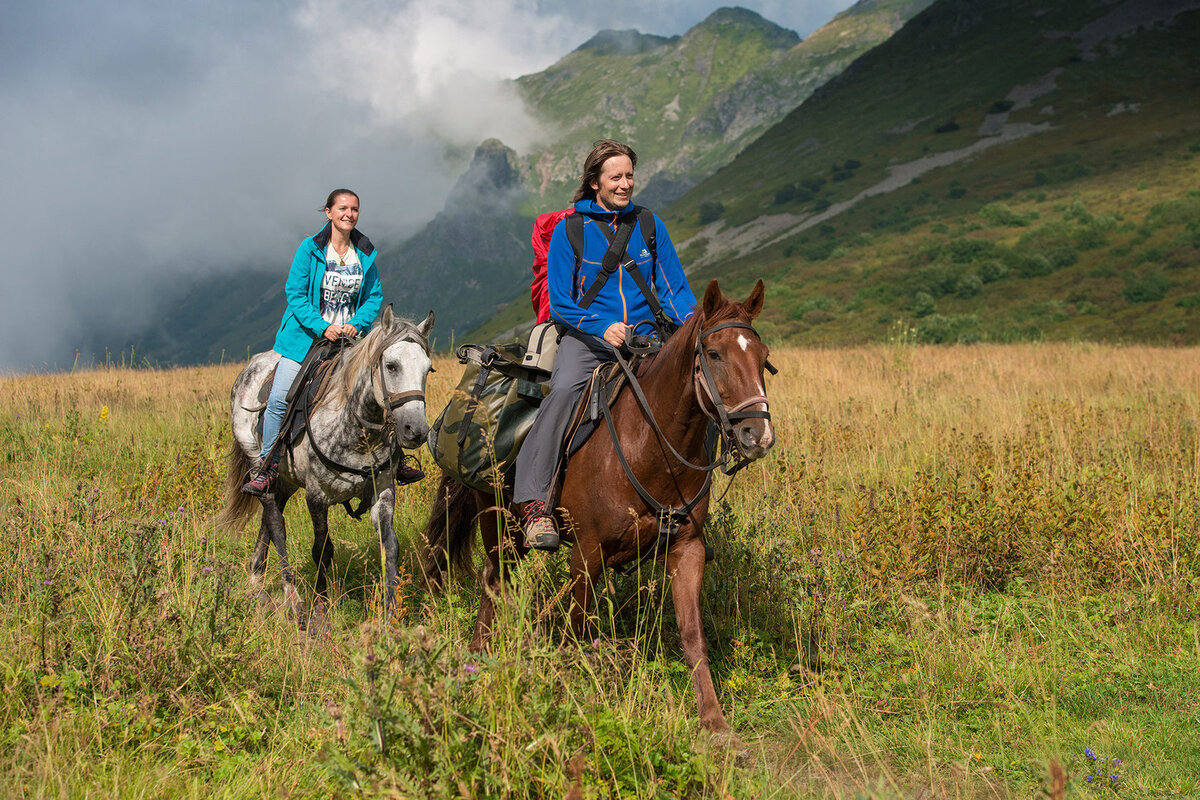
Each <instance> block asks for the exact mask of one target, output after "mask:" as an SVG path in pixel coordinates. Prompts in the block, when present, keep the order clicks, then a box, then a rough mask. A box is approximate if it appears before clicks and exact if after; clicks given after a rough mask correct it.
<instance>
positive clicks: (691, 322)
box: [651, 295, 745, 365]
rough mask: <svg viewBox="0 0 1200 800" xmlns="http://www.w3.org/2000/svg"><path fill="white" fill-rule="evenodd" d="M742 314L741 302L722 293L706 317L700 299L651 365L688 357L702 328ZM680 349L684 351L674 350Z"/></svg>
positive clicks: (702, 302)
mask: <svg viewBox="0 0 1200 800" xmlns="http://www.w3.org/2000/svg"><path fill="white" fill-rule="evenodd" d="M744 314H745V312H744V311H743V309H742V304H741V303H738V302H736V301H734V300H730V299H729V298H728V297H725V296H724V295H722V297H721V305H720V306H718V307H717V309H716V310H715V311H714V312H713V314H712V316H711V317H706V316H705V315H704V301H703V300H701V301H700V304H699V305H697V306H696V310H695V312H693V313H692V315H691V316H689V317H688V318H687V319H686V320H684V322H683V325H681V326H680V327H679V330H677V331H675V333H673V334H672V335H671V338H670V339H668V340H667V342H666V344H664V345H663V348H662V350H660V351H659V352H658V354H657V355H656V356H654V358H653V360H652V362H651V365H657V364H667V363H671V362H672V361H673V360H674V359H676V358H684V359H690V358H691V350H692V348H694V347H695V345H696V337H697V336H698V335H699V333H700V330H701V329H702V328H705V327H711V326H713V325H719V324H720V323H722V322H726V321H728V320H732V319H736V318H737V317H739V316H744ZM680 350H682V351H685V352H683V353H679V352H676V351H680Z"/></svg>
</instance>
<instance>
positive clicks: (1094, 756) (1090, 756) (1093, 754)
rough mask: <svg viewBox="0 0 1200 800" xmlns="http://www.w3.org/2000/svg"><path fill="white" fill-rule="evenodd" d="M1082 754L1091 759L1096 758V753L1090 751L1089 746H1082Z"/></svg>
mask: <svg viewBox="0 0 1200 800" xmlns="http://www.w3.org/2000/svg"><path fill="white" fill-rule="evenodd" d="M1083 754H1084V755H1085V756H1087V757H1088V758H1090V759H1091V760H1092V761H1095V760H1096V754H1095V753H1093V752H1092V748H1090V747H1085V748H1083Z"/></svg>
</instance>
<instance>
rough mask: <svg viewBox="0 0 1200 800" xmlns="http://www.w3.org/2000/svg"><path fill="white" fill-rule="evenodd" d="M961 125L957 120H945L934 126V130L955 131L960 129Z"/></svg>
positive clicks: (938, 131)
mask: <svg viewBox="0 0 1200 800" xmlns="http://www.w3.org/2000/svg"><path fill="white" fill-rule="evenodd" d="M959 127H960V126H959V124H958V123H957V122H955V121H954V120H949V121H947V122H943V123H942V124H941V125H938V126H937V127H936V128H934V129H933V132H934V133H953V132H954V131H956V130H958V129H959Z"/></svg>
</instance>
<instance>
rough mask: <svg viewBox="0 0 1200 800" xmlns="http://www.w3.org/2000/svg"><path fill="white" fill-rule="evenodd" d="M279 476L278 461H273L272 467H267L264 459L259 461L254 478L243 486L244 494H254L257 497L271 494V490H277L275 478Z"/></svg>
mask: <svg viewBox="0 0 1200 800" xmlns="http://www.w3.org/2000/svg"><path fill="white" fill-rule="evenodd" d="M278 474H279V462H278V461H272V462H271V464H270V466H266V465H264V464H263V461H262V459H259V461H258V466H257V467H256V468H255V470H254V477H252V478H251V479H250V480H248V481H246V482H245V483H243V484H242V494H252V495H254V496H255V497H262V496H263V495H264V494H270V493H271V490H272V489H274V488H275V477H276V476H277V475H278Z"/></svg>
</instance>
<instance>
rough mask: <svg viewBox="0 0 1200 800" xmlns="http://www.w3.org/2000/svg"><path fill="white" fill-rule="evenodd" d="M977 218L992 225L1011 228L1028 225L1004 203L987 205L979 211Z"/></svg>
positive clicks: (1024, 219)
mask: <svg viewBox="0 0 1200 800" xmlns="http://www.w3.org/2000/svg"><path fill="white" fill-rule="evenodd" d="M979 216H981V217H983V218H984V219H986V220H987V221H988V222H990V223H992V224H993V225H1006V226H1008V227H1011V228H1023V227H1025V226H1026V225H1028V224H1029V222H1028V220H1026V218H1025V217H1023V216H1021V215H1020V214H1018V213H1016V212H1015V211H1013V210H1012V209H1011V208H1009V207H1008V206H1007V205H1005V204H1004V203H988V204H987V205H986V206H984V207H983V208H981V209H979Z"/></svg>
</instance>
